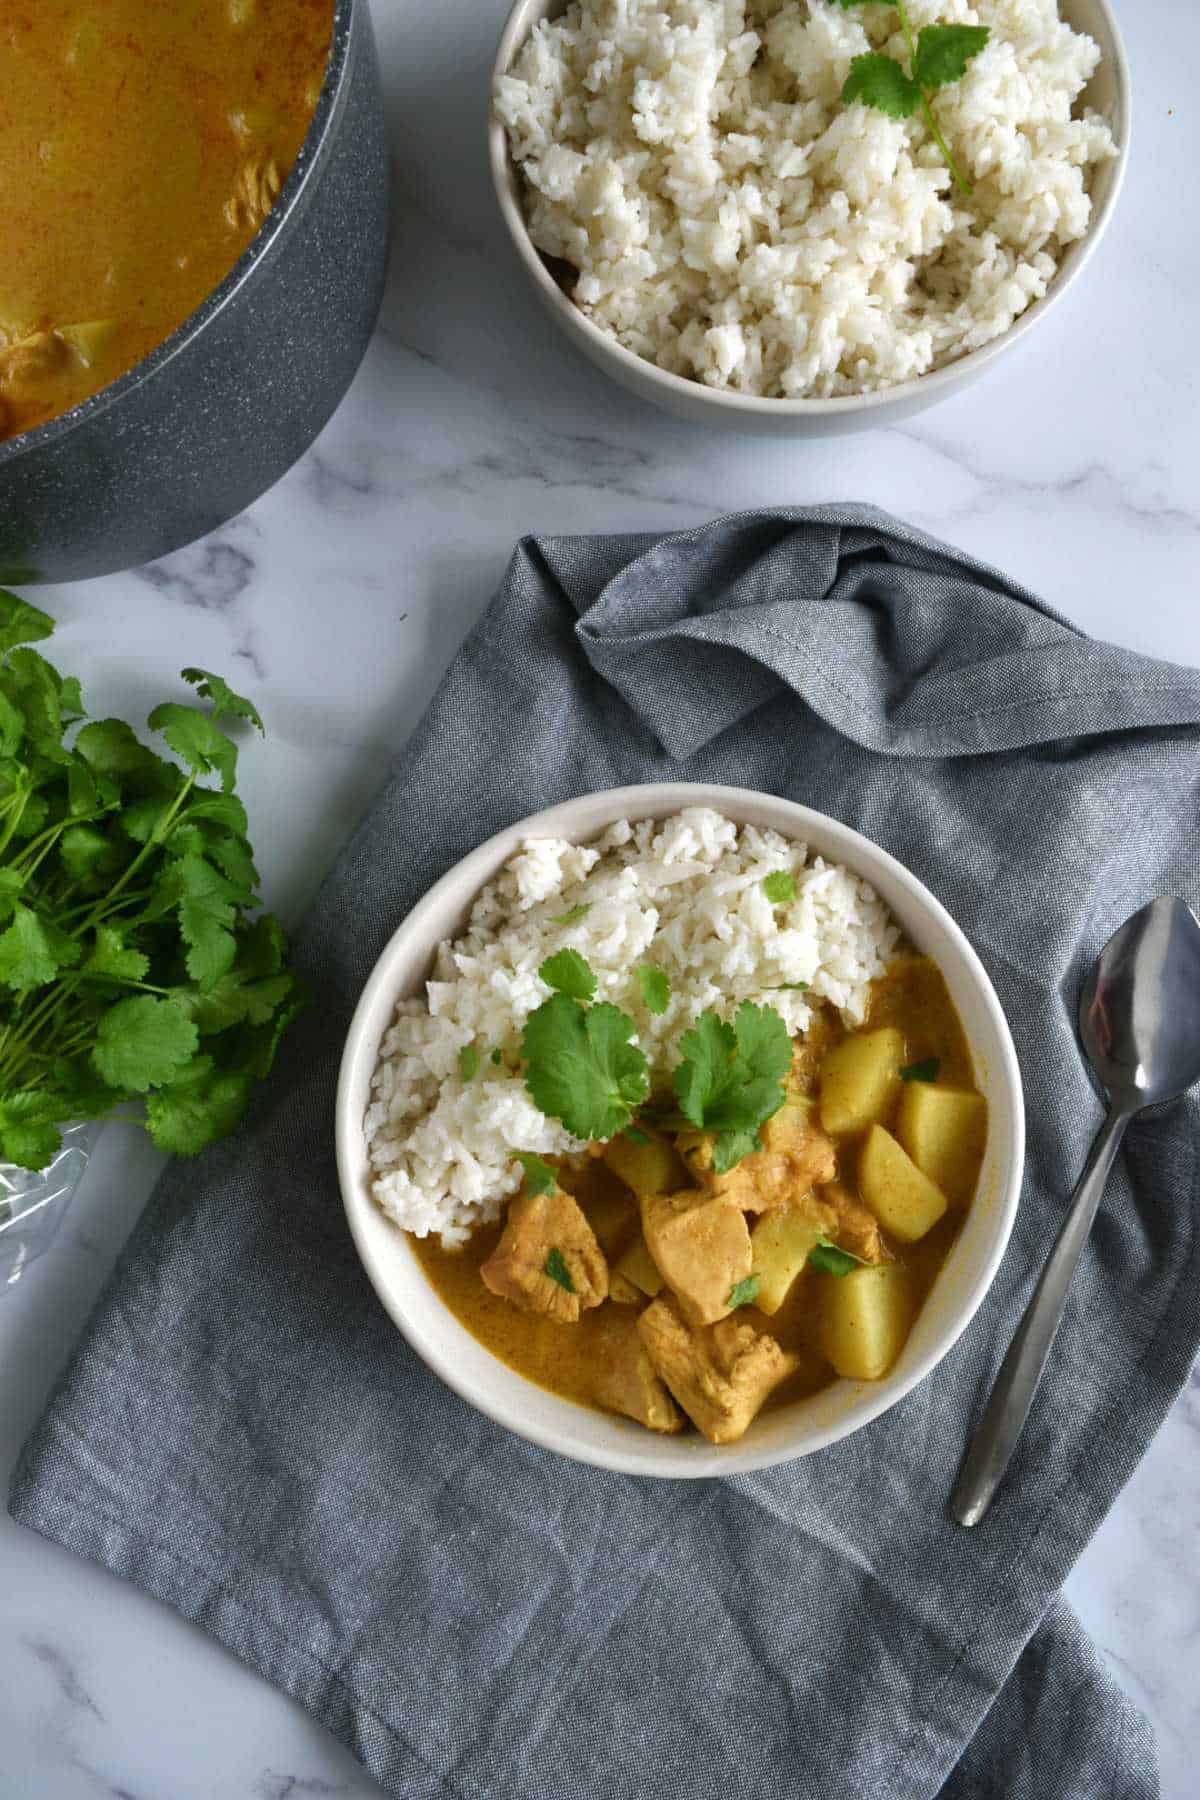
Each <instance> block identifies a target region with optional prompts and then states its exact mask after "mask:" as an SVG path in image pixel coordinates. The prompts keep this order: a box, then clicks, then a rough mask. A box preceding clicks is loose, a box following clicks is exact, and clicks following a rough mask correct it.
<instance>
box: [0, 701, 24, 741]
mask: <svg viewBox="0 0 1200 1800" xmlns="http://www.w3.org/2000/svg"><path fill="white" fill-rule="evenodd" d="M24 736H25V714H24V713H23V712H22V711H21V709H20V707H19V706H14V705H13V703H12V701H11V700H10V699H9V697H8V695H7V694H6V693H5V692H4V691H3V689H0V756H15V754H16V752H17V749H18V747H19V745H20V742H21V739H22V738H23V737H24Z"/></svg>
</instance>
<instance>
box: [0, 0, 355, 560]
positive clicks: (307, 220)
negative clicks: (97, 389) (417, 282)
mask: <svg viewBox="0 0 1200 1800" xmlns="http://www.w3.org/2000/svg"><path fill="white" fill-rule="evenodd" d="M388 178H389V162H388V150H387V140H386V136H385V132H384V123H383V98H382V92H381V88H380V81H379V64H378V59H377V57H376V52H375V40H374V36H373V34H372V30H371V20H370V13H369V9H368V5H367V0H336V9H335V19H334V37H333V47H332V51H331V54H330V62H329V70H328V73H327V76H326V80H325V86H324V89H323V91H322V95H321V99H320V102H319V104H318V107H317V111H316V114H315V116H314V118H313V122H312V126H311V128H310V130H309V133H308V137H307V139H306V140H305V144H304V148H303V150H302V151H301V154H300V157H299V159H298V160H297V163H296V166H295V168H294V169H293V170H292V173H291V175H290V177H289V179H288V181H287V184H286V186H285V187H284V190H283V193H282V194H281V196H280V198H279V200H278V202H277V203H276V205H275V208H274V210H273V211H272V214H271V217H270V218H269V219H268V221H267V223H266V225H264V227H263V229H262V231H261V232H260V233H259V235H258V237H257V238H256V239H255V241H254V243H253V244H251V246H250V247H249V249H248V250H247V251H246V252H245V254H244V255H243V257H242V258H241V260H240V261H239V262H238V264H237V266H236V267H235V268H234V269H233V271H232V272H231V274H230V275H229V276H228V277H227V278H226V280H225V281H224V282H222V284H221V286H220V287H219V288H217V289H216V291H215V292H214V293H213V294H212V295H211V296H210V297H209V299H208V300H207V301H206V302H205V304H204V305H203V306H202V307H201V308H200V310H199V311H198V312H196V313H194V314H193V315H192V317H191V318H190V319H189V320H188V321H187V322H186V323H185V324H184V325H182V326H181V327H180V328H179V330H178V331H176V332H175V333H174V334H173V335H172V336H171V337H170V338H168V339H167V341H166V343H165V344H163V345H162V346H161V348H160V349H158V350H156V351H154V352H153V354H152V355H150V356H149V357H147V358H146V360H145V361H144V362H142V363H139V364H138V366H137V367H136V368H135V369H132V370H131V371H130V372H129V374H127V375H124V376H122V377H121V379H120V380H119V381H116V382H114V383H113V384H112V386H111V387H108V388H106V389H105V390H104V391H103V392H102V393H100V394H97V395H96V396H95V397H94V398H93V399H91V400H87V401H85V402H84V404H83V405H82V406H79V407H76V408H75V409H74V410H73V411H72V412H69V413H66V414H64V415H63V417H62V418H59V419H53V420H51V422H50V423H49V424H48V425H43V426H42V427H40V429H39V430H37V431H32V432H28V433H26V435H25V436H23V437H20V438H15V439H13V440H12V441H11V442H9V443H0V580H7V581H12V582H16V581H23V582H28V581H70V580H75V579H77V578H79V577H81V576H87V575H103V574H107V573H109V572H110V571H112V570H114V569H128V568H132V567H134V566H135V565H136V564H138V563H143V562H149V561H150V560H151V559H152V558H154V557H156V556H162V555H165V554H166V552H167V551H169V550H174V549H177V548H178V547H179V546H180V545H181V544H186V543H190V542H191V540H192V539H193V538H197V537H201V536H203V534H204V533H205V532H207V531H211V530H213V529H214V527H216V526H217V525H220V524H222V523H223V522H224V521H225V520H226V519H229V518H232V517H233V515H234V514H235V513H238V512H241V510H242V509H243V507H246V506H248V505H249V504H250V502H251V501H252V500H254V499H256V498H257V497H258V495H259V494H261V493H262V492H263V491H264V490H265V489H266V488H268V487H270V486H271V484H272V482H275V481H277V480H278V479H279V477H280V476H281V475H282V474H283V473H284V471H285V470H286V469H288V468H290V467H291V465H292V463H294V462H295V461H296V459H297V457H299V456H301V455H302V454H303V453H304V451H305V450H306V449H307V448H308V446H309V445H310V444H311V443H312V441H313V439H314V438H315V437H316V436H317V433H318V432H319V431H320V430H321V427H322V426H323V425H324V424H325V422H326V420H327V419H328V418H329V416H330V414H331V413H332V412H333V410H334V408H335V407H336V405H337V403H338V401H339V400H340V399H341V397H342V395H343V394H344V393H345V391H346V389H347V387H348V386H349V385H350V381H351V378H352V377H353V375H354V372H355V370H356V369H357V368H358V365H359V363H360V362H361V360H362V356H363V353H364V351H365V350H366V347H367V344H368V342H369V341H370V337H371V332H372V330H373V328H374V325H375V320H376V317H377V315H378V312H379V304H380V301H381V299H382V295H383V282H384V275H385V271H386V266H387V247H388Z"/></svg>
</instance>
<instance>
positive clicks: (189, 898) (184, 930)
mask: <svg viewBox="0 0 1200 1800" xmlns="http://www.w3.org/2000/svg"><path fill="white" fill-rule="evenodd" d="M174 873H175V876H176V879H177V881H178V884H179V896H180V897H179V932H180V936H181V937H182V938H183V941H184V943H185V944H186V945H187V946H188V950H187V956H186V959H185V960H186V965H187V972H188V974H189V975H190V976H191V978H192V980H193V981H194V982H196V983H197V984H198V986H199V987H201V988H208V987H211V986H212V985H213V983H214V982H216V981H219V980H220V978H221V976H222V975H224V974H225V973H226V972H227V971H228V970H229V969H231V968H232V966H233V959H234V957H235V956H236V955H237V940H236V938H235V937H234V935H233V931H232V929H231V927H232V926H233V925H234V923H235V921H236V919H237V911H236V908H235V906H234V900H235V899H236V894H235V893H234V891H233V890H232V889H231V887H230V885H229V883H228V882H227V881H226V880H225V877H224V876H223V875H221V874H220V873H219V872H218V871H217V870H216V869H214V868H213V866H212V864H211V863H209V862H206V861H205V860H204V858H203V857H202V856H183V857H180V858H179V860H178V862H176V863H175V864H174Z"/></svg>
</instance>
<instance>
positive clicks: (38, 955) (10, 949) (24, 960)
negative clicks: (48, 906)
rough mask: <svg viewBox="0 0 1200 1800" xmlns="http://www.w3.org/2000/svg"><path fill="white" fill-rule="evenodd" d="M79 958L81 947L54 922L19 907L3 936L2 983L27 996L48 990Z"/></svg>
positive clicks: (0, 949) (0, 953)
mask: <svg viewBox="0 0 1200 1800" xmlns="http://www.w3.org/2000/svg"><path fill="white" fill-rule="evenodd" d="M79 956H80V950H79V945H78V944H77V943H75V942H74V940H73V939H72V938H69V937H68V936H67V934H66V933H65V932H64V931H61V930H60V929H59V927H58V926H57V925H55V924H54V923H53V921H52V920H50V919H44V918H42V917H41V916H40V915H39V914H38V913H35V912H34V911H33V910H32V909H31V908H30V907H28V906H24V905H22V904H20V903H18V904H17V905H16V906H14V907H13V912H12V922H11V924H10V925H9V926H8V929H7V930H6V931H4V932H3V933H0V982H2V983H3V984H4V986H5V987H10V988H12V990H13V992H14V993H17V994H27V993H29V992H30V991H31V990H32V989H33V988H38V987H45V986H46V985H47V983H48V982H51V981H53V980H54V979H55V977H56V976H57V975H58V973H59V971H60V970H61V969H69V968H70V967H71V966H72V965H73V964H74V963H77V962H78V961H79Z"/></svg>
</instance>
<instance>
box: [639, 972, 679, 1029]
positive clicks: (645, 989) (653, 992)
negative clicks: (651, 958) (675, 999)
mask: <svg viewBox="0 0 1200 1800" xmlns="http://www.w3.org/2000/svg"><path fill="white" fill-rule="evenodd" d="M637 973H638V982H639V984H640V986H641V990H642V999H643V1000H644V1002H645V1005H646V1011H647V1012H648V1013H653V1014H654V1016H655V1018H661V1016H662V1014H663V1013H665V1012H666V1010H667V1002H668V1001H669V1000H670V998H671V983H670V981H669V979H668V978H667V976H666V975H664V973H663V971H662V970H661V969H655V968H653V967H652V966H651V964H650V963H644V964H643V965H642V967H641V968H640V969H639V970H638V972H637Z"/></svg>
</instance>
